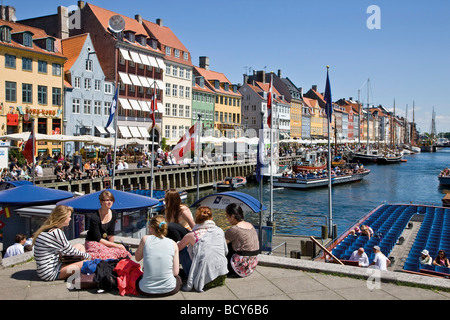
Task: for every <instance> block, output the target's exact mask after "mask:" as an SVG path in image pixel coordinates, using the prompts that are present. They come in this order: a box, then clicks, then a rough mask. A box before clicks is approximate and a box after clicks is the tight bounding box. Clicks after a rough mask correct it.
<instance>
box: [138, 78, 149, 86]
mask: <svg viewBox="0 0 450 320" xmlns="http://www.w3.org/2000/svg"><path fill="white" fill-rule="evenodd" d="M138 78H139V81H141V83H142V86H143V87H145V88H150V83H149V82H148V79H149V78H146V77H143V76H138Z"/></svg>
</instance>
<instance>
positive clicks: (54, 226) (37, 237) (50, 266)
mask: <svg viewBox="0 0 450 320" xmlns="http://www.w3.org/2000/svg"><path fill="white" fill-rule="evenodd" d="M72 212H73V208H72V207H68V206H63V205H58V206H56V207H55V208H54V209H53V210H52V212H51V213H50V216H49V217H48V218H47V220H46V221H45V222H44V224H43V225H42V226H41V227H40V228H39V229H38V230H37V231H36V233H35V234H34V236H33V239H34V258H35V260H36V270H37V274H38V276H39V278H40V279H42V280H45V281H53V280H57V279H67V278H68V277H69V276H70V275H72V274H73V273H74V272H76V270H78V274H79V273H80V270H81V268H82V266H83V263H84V262H83V261H79V262H75V263H71V264H62V263H61V262H60V260H59V254H60V253H61V254H63V255H81V256H83V257H84V258H85V259H86V260H89V259H91V256H90V255H89V254H88V253H86V250H85V248H84V246H83V245H82V244H74V245H71V244H70V242H69V241H68V240H67V238H66V235H65V234H64V232H63V231H62V228H64V227H67V226H68V225H69V223H70V219H71V215H72Z"/></svg>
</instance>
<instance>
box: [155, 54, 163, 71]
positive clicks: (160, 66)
mask: <svg viewBox="0 0 450 320" xmlns="http://www.w3.org/2000/svg"><path fill="white" fill-rule="evenodd" d="M155 59H156V62H157V63H158V67H159V68H160V69H163V70H166V64H165V63H164V61H163V59H161V58H159V57H155Z"/></svg>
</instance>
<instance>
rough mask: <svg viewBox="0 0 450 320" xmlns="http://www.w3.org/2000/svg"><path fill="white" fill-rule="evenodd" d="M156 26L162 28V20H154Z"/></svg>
mask: <svg viewBox="0 0 450 320" xmlns="http://www.w3.org/2000/svg"><path fill="white" fill-rule="evenodd" d="M156 24H157V25H158V26H160V27H162V26H163V21H162V19H156Z"/></svg>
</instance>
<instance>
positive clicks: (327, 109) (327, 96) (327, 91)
mask: <svg viewBox="0 0 450 320" xmlns="http://www.w3.org/2000/svg"><path fill="white" fill-rule="evenodd" d="M324 99H325V102H326V105H325V112H326V113H327V117H328V121H329V122H330V123H331V115H332V114H333V102H332V100H331V86H330V78H329V76H328V67H327V83H326V85H325V96H324Z"/></svg>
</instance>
